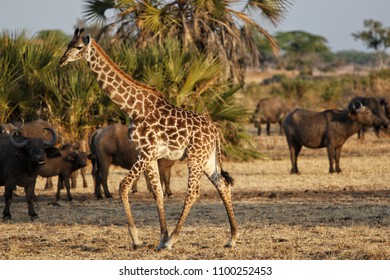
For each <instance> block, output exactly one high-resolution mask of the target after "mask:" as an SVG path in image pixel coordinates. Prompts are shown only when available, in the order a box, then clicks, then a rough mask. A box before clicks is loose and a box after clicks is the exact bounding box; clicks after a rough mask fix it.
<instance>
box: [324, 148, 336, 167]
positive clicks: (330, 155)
mask: <svg viewBox="0 0 390 280" xmlns="http://www.w3.org/2000/svg"><path fill="white" fill-rule="evenodd" d="M326 149H327V150H328V159H329V173H334V168H333V162H334V158H335V148H334V147H333V146H332V145H328V146H326Z"/></svg>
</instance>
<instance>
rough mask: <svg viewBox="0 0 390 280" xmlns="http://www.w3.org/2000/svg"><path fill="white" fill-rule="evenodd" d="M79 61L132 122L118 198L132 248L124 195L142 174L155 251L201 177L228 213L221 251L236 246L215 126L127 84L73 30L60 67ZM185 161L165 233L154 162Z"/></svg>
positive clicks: (165, 244)
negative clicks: (183, 181)
mask: <svg viewBox="0 0 390 280" xmlns="http://www.w3.org/2000/svg"><path fill="white" fill-rule="evenodd" d="M79 59H84V60H86V62H87V64H88V66H89V68H90V69H91V71H92V73H93V74H94V76H95V78H96V80H97V82H98V83H99V85H100V86H101V88H102V89H103V91H104V92H105V93H106V94H107V95H108V96H109V97H110V99H111V100H112V101H113V102H114V103H115V104H116V105H117V106H118V107H119V108H120V109H121V110H122V111H124V112H125V113H126V114H127V115H128V116H129V118H130V119H131V130H130V131H129V136H130V139H131V142H132V144H133V145H135V146H136V148H137V150H138V151H139V155H138V160H137V161H136V162H135V164H134V165H133V167H132V168H131V169H130V171H129V173H128V175H127V176H126V177H125V178H124V179H123V180H122V181H121V183H120V185H119V194H120V197H121V199H122V203H123V207H124V209H125V213H126V217H127V221H128V229H129V233H130V236H131V238H132V241H133V246H134V248H137V247H139V246H142V244H143V243H142V242H141V240H140V239H139V237H138V232H137V228H136V226H135V223H134V219H133V215H132V213H131V207H130V204H129V200H128V193H129V189H130V188H131V186H132V184H133V183H134V181H135V180H136V179H137V178H138V177H139V176H140V174H142V172H144V171H146V172H147V174H148V176H149V178H150V183H151V186H152V193H153V197H154V199H155V201H156V204H157V209H158V215H159V220H160V236H161V239H160V243H159V245H158V247H157V249H158V250H161V249H171V248H172V245H173V244H174V243H175V242H176V240H177V238H178V236H179V232H180V230H181V228H182V227H183V224H184V222H185V219H186V217H187V215H188V213H189V211H190V209H191V207H192V205H193V204H194V203H195V201H196V200H197V199H198V198H199V195H200V192H199V191H200V187H199V181H200V178H201V176H202V175H203V173H204V174H206V176H207V177H208V178H209V180H210V181H211V183H212V184H213V185H214V186H215V187H216V189H217V191H218V193H219V195H220V197H221V199H222V201H223V203H224V206H225V209H226V212H227V216H228V219H229V223H230V231H231V237H230V240H229V242H228V243H227V245H226V246H227V247H233V246H235V244H236V240H237V238H238V235H239V234H238V230H237V222H236V219H235V216H234V212H233V205H232V199H231V185H232V182H233V179H232V178H231V177H230V176H229V174H228V173H227V172H226V171H224V170H223V169H222V155H221V142H220V136H219V132H218V129H217V127H216V125H215V124H214V123H213V122H212V121H211V120H210V119H209V118H208V117H206V116H204V115H201V114H197V113H194V112H190V111H186V110H183V109H181V108H178V107H175V106H173V105H172V104H170V103H169V102H168V101H167V100H166V99H165V98H164V96H163V94H161V93H160V92H159V91H157V90H156V89H155V88H152V87H150V86H147V85H145V84H142V83H140V82H138V81H135V80H134V79H132V78H131V77H130V76H129V75H128V74H126V73H125V72H124V71H122V70H121V69H120V68H119V66H117V65H116V64H115V63H114V62H113V61H112V60H111V59H110V58H109V56H108V55H107V54H106V53H105V52H104V50H103V49H102V48H101V47H100V46H99V45H98V43H97V42H96V41H95V40H93V39H92V38H91V37H90V36H85V35H84V29H79V28H77V29H76V30H75V33H74V36H73V39H72V40H71V41H70V43H69V45H68V47H67V50H66V51H65V53H64V55H63V56H62V57H61V60H60V65H61V66H63V65H66V64H67V63H68V62H72V61H76V60H79ZM129 144H130V141H129ZM185 157H187V158H188V188H187V194H186V197H185V200H184V206H183V210H182V213H181V215H180V218H179V220H178V222H177V224H176V227H175V229H174V230H173V231H172V233H171V234H169V232H168V228H167V223H166V216H165V210H164V200H163V193H162V190H161V186H160V179H159V173H158V165H157V159H159V158H167V159H170V160H180V159H183V158H185Z"/></svg>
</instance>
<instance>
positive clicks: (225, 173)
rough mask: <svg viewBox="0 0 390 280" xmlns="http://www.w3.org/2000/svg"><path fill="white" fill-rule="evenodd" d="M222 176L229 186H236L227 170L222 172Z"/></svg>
mask: <svg viewBox="0 0 390 280" xmlns="http://www.w3.org/2000/svg"><path fill="white" fill-rule="evenodd" d="M221 175H222V177H223V178H225V181H226V183H227V184H228V185H232V186H233V184H234V179H233V178H232V177H230V175H229V173H228V172H227V171H225V170H221Z"/></svg>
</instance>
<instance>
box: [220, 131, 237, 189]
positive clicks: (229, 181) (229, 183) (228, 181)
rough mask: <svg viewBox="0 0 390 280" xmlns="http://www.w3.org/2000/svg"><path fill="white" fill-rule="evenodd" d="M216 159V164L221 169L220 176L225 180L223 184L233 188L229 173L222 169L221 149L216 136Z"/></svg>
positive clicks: (232, 180)
mask: <svg viewBox="0 0 390 280" xmlns="http://www.w3.org/2000/svg"><path fill="white" fill-rule="evenodd" d="M216 144H217V149H216V151H217V158H218V164H219V166H220V167H221V176H222V177H223V178H224V179H225V182H226V184H227V185H231V186H233V183H234V179H233V178H232V177H231V176H230V175H229V173H228V172H227V171H225V170H223V168H222V147H221V139H220V137H219V135H218V138H217V143H216Z"/></svg>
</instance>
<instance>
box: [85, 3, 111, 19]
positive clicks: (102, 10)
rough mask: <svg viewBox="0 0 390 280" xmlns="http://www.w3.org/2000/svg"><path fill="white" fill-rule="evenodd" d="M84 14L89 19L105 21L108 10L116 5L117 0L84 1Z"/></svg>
mask: <svg viewBox="0 0 390 280" xmlns="http://www.w3.org/2000/svg"><path fill="white" fill-rule="evenodd" d="M84 2H85V5H84V10H83V14H84V16H85V19H86V20H88V21H94V20H96V21H99V22H105V21H106V20H107V17H106V11H107V10H110V9H114V8H115V7H116V3H115V2H116V1H115V0H87V1H84Z"/></svg>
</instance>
